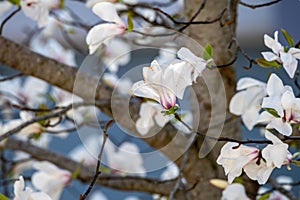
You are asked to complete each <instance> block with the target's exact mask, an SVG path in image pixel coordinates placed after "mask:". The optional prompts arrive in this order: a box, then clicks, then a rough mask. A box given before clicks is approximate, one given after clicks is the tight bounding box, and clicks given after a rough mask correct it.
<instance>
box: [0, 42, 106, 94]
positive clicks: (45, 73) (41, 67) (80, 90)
mask: <svg viewBox="0 0 300 200" xmlns="http://www.w3.org/2000/svg"><path fill="white" fill-rule="evenodd" d="M0 46H1V48H0V63H2V64H4V65H7V66H9V67H11V68H14V69H16V70H19V71H20V72H22V74H23V75H29V76H35V77H37V78H40V79H42V80H44V81H46V82H48V83H50V84H52V85H55V86H57V87H60V88H62V89H64V90H66V91H68V92H72V93H74V94H76V95H78V96H80V97H82V98H85V99H91V98H92V96H91V94H92V95H94V96H95V98H96V99H110V96H111V91H110V90H109V89H108V88H105V87H104V86H103V85H99V83H98V80H97V79H96V78H94V77H91V76H90V75H88V74H86V73H84V72H82V71H79V70H77V69H76V68H73V67H69V66H67V65H64V64H61V63H59V62H57V61H55V60H53V59H50V58H47V57H45V56H42V55H39V54H37V53H34V52H32V51H31V50H30V49H29V48H27V47H25V46H22V45H20V44H17V43H15V42H13V41H10V40H8V39H6V38H4V37H0ZM75 82H76V89H75V90H74V83H75Z"/></svg>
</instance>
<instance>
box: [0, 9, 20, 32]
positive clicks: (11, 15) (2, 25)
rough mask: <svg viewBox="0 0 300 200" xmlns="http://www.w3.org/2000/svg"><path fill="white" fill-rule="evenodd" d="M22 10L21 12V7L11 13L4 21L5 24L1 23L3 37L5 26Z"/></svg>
mask: <svg viewBox="0 0 300 200" xmlns="http://www.w3.org/2000/svg"><path fill="white" fill-rule="evenodd" d="M20 10H21V7H20V6H19V7H18V8H17V9H16V10H14V11H13V12H12V13H10V14H9V15H8V16H7V17H6V18H5V19H4V20H3V22H2V23H1V26H0V35H2V32H3V28H4V25H5V24H6V22H8V20H10V19H11V18H12V17H13V16H14V15H15V14H17V13H18V12H19V11H20Z"/></svg>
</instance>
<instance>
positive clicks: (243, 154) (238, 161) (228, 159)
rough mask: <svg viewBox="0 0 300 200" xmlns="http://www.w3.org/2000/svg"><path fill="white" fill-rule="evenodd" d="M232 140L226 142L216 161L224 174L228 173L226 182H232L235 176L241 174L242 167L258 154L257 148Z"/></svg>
mask: <svg viewBox="0 0 300 200" xmlns="http://www.w3.org/2000/svg"><path fill="white" fill-rule="evenodd" d="M237 146H238V144H237V143H234V142H228V143H226V144H225V145H224V146H223V147H222V149H221V153H220V155H219V157H218V159H217V163H218V164H219V165H222V166H223V168H224V171H225V174H226V175H228V182H229V183H232V181H233V179H234V178H235V177H238V176H240V175H241V174H242V168H243V167H244V166H245V165H246V164H247V163H249V162H250V161H251V160H253V159H255V158H256V157H257V156H258V149H257V148H255V147H248V146H245V145H240V146H239V147H238V148H233V147H237Z"/></svg>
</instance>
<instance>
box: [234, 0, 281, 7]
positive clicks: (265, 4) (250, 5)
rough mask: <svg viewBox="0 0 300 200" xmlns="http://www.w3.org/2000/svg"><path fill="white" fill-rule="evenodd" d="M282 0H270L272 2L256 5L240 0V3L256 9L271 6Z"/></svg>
mask: <svg viewBox="0 0 300 200" xmlns="http://www.w3.org/2000/svg"><path fill="white" fill-rule="evenodd" d="M280 1H282V0H275V1H270V2H267V3H262V4H256V5H253V4H248V3H245V2H242V1H240V4H241V5H243V6H245V7H248V8H251V9H255V8H261V7H266V6H271V5H273V4H276V3H278V2H280Z"/></svg>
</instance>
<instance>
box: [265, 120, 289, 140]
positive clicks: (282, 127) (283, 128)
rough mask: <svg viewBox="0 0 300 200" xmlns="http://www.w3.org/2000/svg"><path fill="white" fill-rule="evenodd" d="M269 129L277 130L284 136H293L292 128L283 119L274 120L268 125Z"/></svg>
mask: <svg viewBox="0 0 300 200" xmlns="http://www.w3.org/2000/svg"><path fill="white" fill-rule="evenodd" d="M267 128H275V129H276V130H277V131H278V132H279V133H281V134H282V135H286V136H290V135H291V134H292V131H293V129H292V126H291V125H290V124H289V123H287V122H283V121H282V119H281V118H274V119H273V120H272V121H271V122H270V123H269V124H268V125H267Z"/></svg>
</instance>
